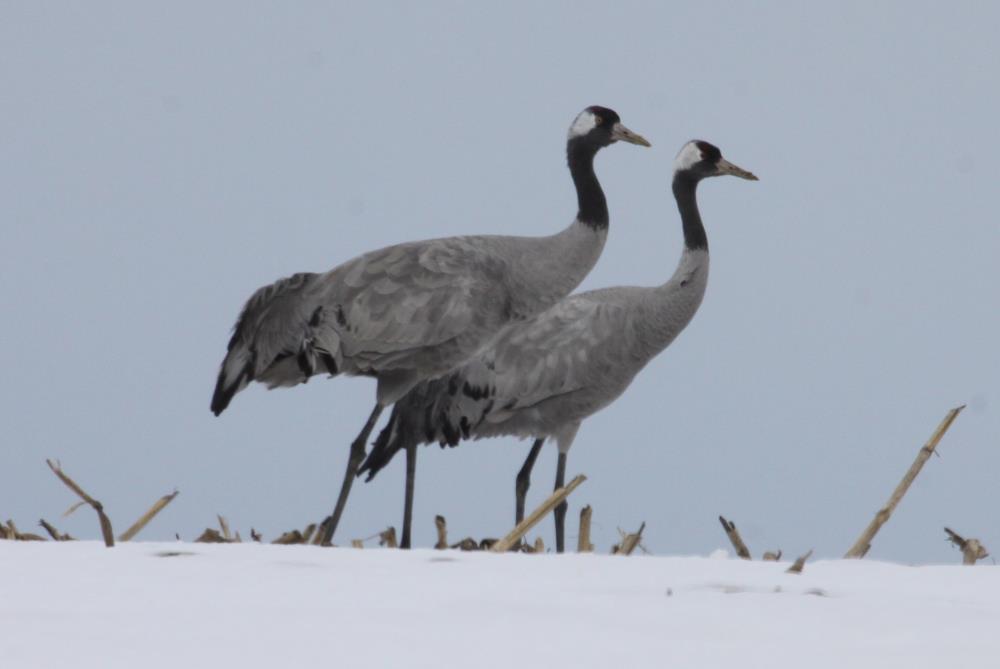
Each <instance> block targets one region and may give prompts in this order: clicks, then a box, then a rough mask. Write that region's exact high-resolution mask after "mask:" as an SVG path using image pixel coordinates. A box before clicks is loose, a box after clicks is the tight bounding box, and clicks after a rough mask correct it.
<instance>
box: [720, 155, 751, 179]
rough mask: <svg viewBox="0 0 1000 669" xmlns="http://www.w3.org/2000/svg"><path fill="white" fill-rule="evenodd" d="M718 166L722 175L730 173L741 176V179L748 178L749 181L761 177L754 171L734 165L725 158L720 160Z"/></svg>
mask: <svg viewBox="0 0 1000 669" xmlns="http://www.w3.org/2000/svg"><path fill="white" fill-rule="evenodd" d="M716 168H717V169H718V170H719V174H720V175H721V174H729V175H731V176H734V177H739V178H740V179H747V180H748V181H759V179H758V178H757V177H756V175H755V174H754V173H753V172H748V171H747V170H745V169H743V168H742V167H739V166H737V165H733V164H732V163H731V162H729V161H728V160H726V159H725V158H722V159H721V160H719V162H718V164H717V165H716Z"/></svg>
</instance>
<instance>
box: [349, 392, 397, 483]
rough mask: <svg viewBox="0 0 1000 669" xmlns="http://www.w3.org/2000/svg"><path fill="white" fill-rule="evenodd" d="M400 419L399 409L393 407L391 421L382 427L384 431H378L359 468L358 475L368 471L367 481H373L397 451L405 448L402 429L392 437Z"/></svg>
mask: <svg viewBox="0 0 1000 669" xmlns="http://www.w3.org/2000/svg"><path fill="white" fill-rule="evenodd" d="M398 420H399V409H398V408H397V407H393V410H392V415H391V416H389V422H388V423H386V426H385V427H384V428H382V431H381V432H379V433H378V437H376V438H375V441H374V443H373V444H372V450H371V452H370V453H369V454H368V457H366V458H365V460H364V462H362V463H361V467H359V468H358V476H361V475H362V474H365V473H367V474H368V476H366V477H365V481H366V482H367V481H371V480H372V479H373V478H375V475H376V474H378V473H379V472H380V471H381V470H382V468H384V467H385V466H386V465H387V464H389V463H390V462H391V461H392V458H393V457H394V456H395V455H396V453H397V452H399V451H400V450H402V449H403V448H404V444H403V443H402V442H403V439H402V438H401V437H402V431H400V432H399V433H397V435H396V438H395V439H392V438H391V437H392V432H393V428H394V427H395V425H396V422H397V421H398Z"/></svg>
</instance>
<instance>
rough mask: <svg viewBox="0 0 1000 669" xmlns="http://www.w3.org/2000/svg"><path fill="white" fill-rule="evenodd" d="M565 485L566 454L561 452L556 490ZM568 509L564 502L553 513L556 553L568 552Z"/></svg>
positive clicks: (557, 464) (557, 468)
mask: <svg viewBox="0 0 1000 669" xmlns="http://www.w3.org/2000/svg"><path fill="white" fill-rule="evenodd" d="M564 485H566V454H565V453H563V452H562V451H559V460H558V462H557V463H556V487H555V490H559V488H562V487H563V486H564ZM568 508H569V504H567V503H566V500H563V501H562V502H561V503H560V504H559V506H557V507H556V508H555V510H554V511H553V512H552V516H553V517H554V518H555V520H556V553H562V552H563V551H564V550H566V509H568Z"/></svg>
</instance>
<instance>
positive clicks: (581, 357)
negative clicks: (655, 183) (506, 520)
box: [360, 141, 756, 550]
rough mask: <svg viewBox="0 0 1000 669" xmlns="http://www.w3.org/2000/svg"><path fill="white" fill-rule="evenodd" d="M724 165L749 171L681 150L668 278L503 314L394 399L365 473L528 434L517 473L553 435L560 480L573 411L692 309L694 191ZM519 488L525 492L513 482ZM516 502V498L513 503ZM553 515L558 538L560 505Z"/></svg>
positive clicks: (652, 348)
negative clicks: (424, 448) (677, 223)
mask: <svg viewBox="0 0 1000 669" xmlns="http://www.w3.org/2000/svg"><path fill="white" fill-rule="evenodd" d="M721 174H730V175H734V176H739V177H742V178H745V179H753V180H755V179H756V177H755V176H753V175H752V174H751V173H749V172H747V171H746V170H743V169H741V168H738V167H736V166H735V165H733V164H732V163H730V162H729V161H727V160H725V159H723V158H722V154H721V152H719V150H718V148H716V147H714V146H713V145H711V144H708V143H707V142H700V141H696V142H689V143H688V144H686V145H685V146H684V148H682V149H681V152H680V154H678V157H677V161H676V163H675V171H674V180H673V191H674V196H675V198H676V200H677V204H678V208H679V210H680V214H681V220H682V223H683V229H684V239H685V247H684V251H683V252H682V254H681V258H680V262H679V263H678V265H677V268H676V270H675V271H674V273H673V275H672V276H671V277H670V279H669V280H668V281H667V282H666V283H664V284H663V285H661V286H656V287H649V288H642V287H632V286H629V287H617V288H605V289H602V290H595V291H591V292H586V293H581V294H579V295H573V296H570V297H567V298H566V299H564V300H562V301H561V302H559V303H558V304H556V305H554V306H552V307H551V308H549V309H547V310H546V311H543V312H541V313H540V314H538V315H537V316H535V317H533V318H531V319H529V320H528V321H525V322H522V323H515V324H511V325H509V326H507V327H506V328H505V329H503V330H502V331H501V332H500V333H499V334H498V335H497V337H496V338H495V339H494V340H493V341H491V342H490V344H489V345H488V346H487V347H485V348H484V349H483V350H482V351H480V352H479V353H477V354H476V355H475V356H473V358H471V359H470V360H469V361H467V362H466V363H464V364H463V365H462V366H460V367H459V368H458V369H456V370H455V371H453V372H451V373H449V374H447V375H445V376H443V377H441V378H439V379H434V380H431V381H427V382H424V383H422V384H420V385H418V386H416V387H415V388H414V389H413V390H412V391H410V392H409V393H408V394H407V395H406V396H405V397H404V398H403V399H401V400H399V401H398V402H397V403H396V406H395V407H394V408H393V412H392V416H391V418H390V421H389V424H388V425H387V426H386V428H385V429H384V430H383V431H382V433H381V434H380V435H379V437H378V438H377V439H376V442H375V446H374V448H373V449H372V452H371V453H370V454H369V456H368V458H367V460H366V461H365V462H364V463H363V464H362V466H361V469H360V471H361V472H368V478H369V480H370V479H371V478H372V477H373V476H374V475H375V474H376V473H377V472H378V471H379V470H380V469H381V468H382V467H384V466H385V465H386V464H387V463H388V462H389V460H390V459H391V458H392V457H393V456H394V455H395V453H396V452H398V451H399V450H402V449H406V450H407V452H408V454H410V456H411V458H412V457H415V455H412V454H414V453H415V451H414V450H413V448H414V446H415V445H416V444H419V443H431V442H438V443H440V444H441V445H451V446H455V445H457V444H458V443H459V441H461V440H462V439H480V438H484V437H494V436H503V435H513V436H517V437H522V438H524V437H534V438H535V439H536V440H537V441H536V447H535V448H533V450H532V455H529V458H528V461H527V462H526V465H525V470H522V474H520V475H519V479H520V477H522V476H526V473H525V471H526V472H529V473H530V469H531V466H532V465H533V463H534V456H535V455H536V454H537V448H539V447H540V445H541V442H542V441H543V440H545V439H547V438H550V437H551V438H554V439H555V440H556V442H557V444H558V448H559V452H560V460H559V468H558V473H557V487H558V486H560V485H561V482H562V476H563V473H564V468H565V456H566V453H567V451H568V450H569V448H570V446H571V444H572V443H573V439H574V437H575V436H576V432H577V430H578V429H579V427H580V423H581V422H582V421H583V420H584V419H585V418H587V417H588V416H591V415H593V414H594V413H596V412H597V411H600V410H601V409H603V408H604V407H606V406H608V405H609V404H611V403H612V402H613V401H615V400H616V399H617V398H618V397H619V396H621V394H622V393H623V392H624V391H625V389H626V388H628V386H629V384H630V383H631V382H632V379H633V378H635V375H636V374H638V373H639V372H640V371H641V370H642V369H643V367H645V366H646V364H647V363H649V361H650V360H652V359H653V357H655V356H656V355H657V354H658V353H659V352H660V351H662V350H663V349H664V348H666V347H667V346H668V345H669V344H670V343H671V342H672V341H673V340H674V339H675V338H676V337H677V335H678V334H679V333H680V332H681V331H682V330H683V329H684V328H685V327H686V326H687V324H688V323H689V322H690V321H691V319H692V318H693V317H694V315H695V313H696V312H697V310H698V307H699V305H700V304H701V301H702V298H703V297H704V294H705V288H706V286H707V283H708V270H709V253H708V242H707V238H706V236H705V230H704V226H703V225H702V222H701V216H700V214H699V212H698V208H697V203H696V198H695V191H696V188H697V185H698V183H699V182H700V181H701V179H703V178H705V177H709V176H717V175H721ZM409 469H412V467H409ZM524 487H525V489H526V485H525V486H524ZM408 488H409V489H412V483H410V484H409V485H408ZM518 494H519V496H521V495H522V494H523V493H522V491H521V486H520V485H519V486H518ZM408 502H409V501H408ZM521 508H522V500H519V505H518V509H519V514H520V510H521ZM563 513H564V511H563ZM518 520H519V518H518ZM556 522H557V528H559V529H558V530H557V549H558V550H561V549H562V543H563V541H562V532H561V523H560V519H559V516H558V515H557V521H556Z"/></svg>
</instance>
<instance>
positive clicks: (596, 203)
mask: <svg viewBox="0 0 1000 669" xmlns="http://www.w3.org/2000/svg"><path fill="white" fill-rule="evenodd" d="M600 148H601V147H600V146H598V145H596V144H594V143H593V142H588V141H585V138H582V137H580V138H573V139H571V140H570V141H569V142H568V143H567V144H566V159H567V162H568V163H569V172H570V174H571V175H572V177H573V185H574V186H576V199H577V203H578V205H579V210H578V211H577V214H576V219H577V220H578V221H580V222H581V223H583V224H585V225H588V226H590V227H592V228H598V229H601V228H604V229H606V228H607V227H608V202H607V200H606V199H605V198H604V191H603V190H601V184H600V182H599V181H598V180H597V175H596V174H595V173H594V156H595V155H597V151H598V150H599V149H600Z"/></svg>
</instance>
